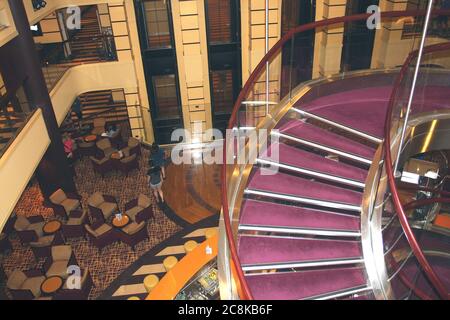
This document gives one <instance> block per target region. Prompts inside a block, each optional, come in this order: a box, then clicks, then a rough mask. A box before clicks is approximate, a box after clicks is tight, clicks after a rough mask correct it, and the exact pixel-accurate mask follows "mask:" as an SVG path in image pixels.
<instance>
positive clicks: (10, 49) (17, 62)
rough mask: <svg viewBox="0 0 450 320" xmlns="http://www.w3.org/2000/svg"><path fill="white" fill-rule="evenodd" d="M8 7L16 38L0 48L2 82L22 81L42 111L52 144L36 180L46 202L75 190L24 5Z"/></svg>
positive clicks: (15, 3)
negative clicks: (57, 193)
mask: <svg viewBox="0 0 450 320" xmlns="http://www.w3.org/2000/svg"><path fill="white" fill-rule="evenodd" d="M9 5H10V8H11V13H12V15H13V18H14V22H15V25H16V29H17V32H18V33H19V35H18V36H17V37H16V38H15V39H14V40H12V41H10V42H9V43H8V44H7V45H6V47H7V48H3V49H5V50H4V52H3V55H2V59H1V62H2V63H1V68H2V72H3V76H4V80H5V83H6V84H7V82H8V81H10V82H12V83H14V82H15V83H16V84H19V83H21V82H22V81H23V80H25V81H24V82H23V86H24V90H25V93H26V95H27V98H28V102H29V104H30V105H31V106H32V107H34V108H41V109H42V113H43V116H44V121H45V125H46V127H47V131H48V135H49V137H50V140H51V143H50V145H49V147H48V149H47V151H46V153H45V155H44V157H43V158H42V160H41V163H40V164H39V166H38V168H37V170H36V177H37V179H38V182H39V185H40V187H41V191H42V193H43V195H44V197H45V198H48V197H49V196H50V195H51V194H52V193H53V192H54V191H55V190H56V189H58V188H63V189H64V190H65V191H66V192H74V191H76V187H75V184H74V181H73V177H72V171H71V169H70V168H69V165H68V161H67V158H66V154H65V152H64V146H63V143H62V138H61V134H60V132H59V128H58V124H57V122H56V117H55V113H54V110H53V106H52V102H51V100H50V96H49V94H48V90H47V86H46V84H45V79H44V75H43V73H42V69H41V67H40V63H39V59H38V55H37V52H36V49H35V44H34V41H33V37H32V34H31V31H30V25H29V22H28V19H27V15H26V11H25V8H24V6H23V2H22V1H17V0H9ZM5 57H6V59H5ZM7 87H8V85H7Z"/></svg>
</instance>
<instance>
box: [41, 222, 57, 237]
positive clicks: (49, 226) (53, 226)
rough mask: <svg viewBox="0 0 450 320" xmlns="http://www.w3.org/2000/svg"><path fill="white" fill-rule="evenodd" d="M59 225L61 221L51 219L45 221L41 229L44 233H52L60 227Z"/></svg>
mask: <svg viewBox="0 0 450 320" xmlns="http://www.w3.org/2000/svg"><path fill="white" fill-rule="evenodd" d="M61 226H62V223H61V221H58V220H51V221H49V222H47V223H46V224H44V227H42V230H43V231H44V232H45V233H46V234H54V233H56V232H58V231H59V230H60V229H61Z"/></svg>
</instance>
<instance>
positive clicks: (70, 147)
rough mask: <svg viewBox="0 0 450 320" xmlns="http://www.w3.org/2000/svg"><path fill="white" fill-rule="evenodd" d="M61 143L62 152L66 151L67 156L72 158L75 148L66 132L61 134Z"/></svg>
mask: <svg viewBox="0 0 450 320" xmlns="http://www.w3.org/2000/svg"><path fill="white" fill-rule="evenodd" d="M63 144H64V152H65V153H66V156H67V158H70V159H72V158H73V150H74V149H75V143H74V141H73V139H72V138H71V137H70V135H69V134H68V133H67V132H65V133H64V134H63Z"/></svg>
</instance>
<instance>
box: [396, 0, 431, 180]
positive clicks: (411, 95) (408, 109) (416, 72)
mask: <svg viewBox="0 0 450 320" xmlns="http://www.w3.org/2000/svg"><path fill="white" fill-rule="evenodd" d="M433 2H434V1H433V0H428V7H427V14H426V16H425V23H424V26H423V32H422V38H421V39H420V46H419V52H418V55H417V61H416V66H415V68H414V75H413V80H412V85H411V91H410V93H409V97H408V105H407V107H406V113H405V118H404V120H403V127H402V132H401V138H400V141H399V143H400V145H399V148H398V151H397V155H396V159H395V165H394V174H396V173H397V169H398V162H399V159H400V154H401V150H402V147H403V140H404V139H405V132H406V127H407V125H408V119H409V114H410V112H411V105H412V102H413V99H414V92H415V89H416V83H417V77H418V75H419V69H420V63H421V61H422V55H423V47H424V46H425V40H426V37H427V31H428V24H429V22H430V16H431V10H432V8H433ZM389 147H390V146H389Z"/></svg>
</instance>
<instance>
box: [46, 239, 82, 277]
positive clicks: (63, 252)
mask: <svg viewBox="0 0 450 320" xmlns="http://www.w3.org/2000/svg"><path fill="white" fill-rule="evenodd" d="M70 265H78V262H77V259H76V258H75V255H74V253H73V250H72V247H71V246H70V245H59V246H53V247H52V248H51V254H50V256H49V257H48V258H47V259H46V260H45V263H44V271H45V275H46V276H47V277H51V276H59V277H61V278H63V279H67V277H68V276H69V275H68V274H67V267H68V266H70Z"/></svg>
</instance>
